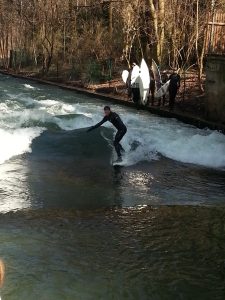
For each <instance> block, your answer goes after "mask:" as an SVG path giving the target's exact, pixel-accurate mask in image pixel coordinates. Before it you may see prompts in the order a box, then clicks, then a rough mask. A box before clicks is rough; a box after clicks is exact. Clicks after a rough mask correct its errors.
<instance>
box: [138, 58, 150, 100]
mask: <svg viewBox="0 0 225 300" xmlns="http://www.w3.org/2000/svg"><path fill="white" fill-rule="evenodd" d="M149 85H150V74H149V69H148V66H147V64H146V62H145V60H144V59H142V61H141V67H140V80H139V89H140V96H141V103H142V104H143V105H146V103H147V101H148V96H149Z"/></svg>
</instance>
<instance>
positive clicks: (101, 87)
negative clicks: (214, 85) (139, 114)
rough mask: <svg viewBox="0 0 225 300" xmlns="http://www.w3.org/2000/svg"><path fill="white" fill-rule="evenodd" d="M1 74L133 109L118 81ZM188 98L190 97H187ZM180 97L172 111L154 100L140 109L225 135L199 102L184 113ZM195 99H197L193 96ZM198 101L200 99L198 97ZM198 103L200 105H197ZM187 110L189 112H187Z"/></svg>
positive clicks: (224, 128)
mask: <svg viewBox="0 0 225 300" xmlns="http://www.w3.org/2000/svg"><path fill="white" fill-rule="evenodd" d="M0 73H1V74H4V75H9V76H12V77H16V78H21V79H26V80H30V81H34V82H38V83H42V84H48V85H53V86H57V87H59V88H62V89H67V90H71V91H75V92H77V93H82V94H85V95H88V96H90V97H98V98H99V99H102V100H106V101H110V102H113V103H118V104H122V105H125V106H129V107H135V105H134V103H133V102H131V101H129V99H128V97H127V95H126V89H125V86H124V85H123V83H122V82H120V81H119V80H114V81H110V82H107V83H104V84H98V85H88V86H83V85H82V83H81V82H79V81H78V82H72V81H71V82H59V80H58V79H56V78H39V77H37V76H35V75H34V74H30V73H27V72H23V73H22V72H21V73H15V72H12V71H11V70H10V71H9V70H0ZM189 96H190V95H189ZM181 98H182V95H181V93H180V95H178V101H177V105H176V107H175V109H174V111H172V112H171V111H169V109H168V106H167V105H166V106H157V101H156V100H155V105H156V106H151V105H149V106H145V107H144V106H141V107H140V109H142V110H146V111H149V112H150V113H152V114H156V115H159V116H161V117H166V118H175V119H177V120H179V121H182V122H184V123H187V124H190V125H193V126H196V127H198V128H201V129H203V128H209V129H212V130H218V131H220V132H223V133H225V126H224V125H223V124H221V123H216V122H212V121H209V120H207V119H205V118H204V114H203V113H202V110H201V109H200V108H199V105H201V103H200V101H201V100H200V101H198V104H197V103H196V101H193V102H194V104H192V105H190V102H189V103H188V104H186V106H188V108H187V107H186V108H187V109H186V111H184V109H183V107H184V106H185V104H184V103H183V101H182V99H181ZM195 98H197V97H196V96H195ZM198 98H199V99H201V97H199V96H198ZM199 103H200V104H199ZM187 110H189V112H187Z"/></svg>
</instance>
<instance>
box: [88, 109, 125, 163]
mask: <svg viewBox="0 0 225 300" xmlns="http://www.w3.org/2000/svg"><path fill="white" fill-rule="evenodd" d="M107 121H109V122H111V123H112V124H113V125H114V126H115V127H116V129H117V130H118V131H117V133H116V136H115V139H114V143H113V144H114V147H115V150H116V153H117V155H118V157H119V158H120V157H121V151H124V149H123V147H122V146H121V145H120V141H121V140H122V138H123V136H124V135H125V134H126V132H127V127H126V126H125V125H124V123H123V121H122V120H121V119H120V117H119V115H118V114H116V113H115V112H110V114H109V115H108V116H105V117H104V118H103V119H102V121H101V122H99V123H97V124H96V125H95V126H92V127H91V128H90V129H89V131H90V130H93V129H95V128H98V127H100V126H101V125H102V124H104V123H105V122H107Z"/></svg>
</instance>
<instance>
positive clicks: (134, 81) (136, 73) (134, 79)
mask: <svg viewBox="0 0 225 300" xmlns="http://www.w3.org/2000/svg"><path fill="white" fill-rule="evenodd" d="M139 77H140V68H139V66H137V65H136V66H134V67H133V69H132V72H131V85H132V86H133V87H134V86H135V87H139Z"/></svg>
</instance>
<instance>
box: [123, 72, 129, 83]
mask: <svg viewBox="0 0 225 300" xmlns="http://www.w3.org/2000/svg"><path fill="white" fill-rule="evenodd" d="M128 76H129V72H128V71H127V70H123V73H122V79H123V82H124V83H127V78H128Z"/></svg>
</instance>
